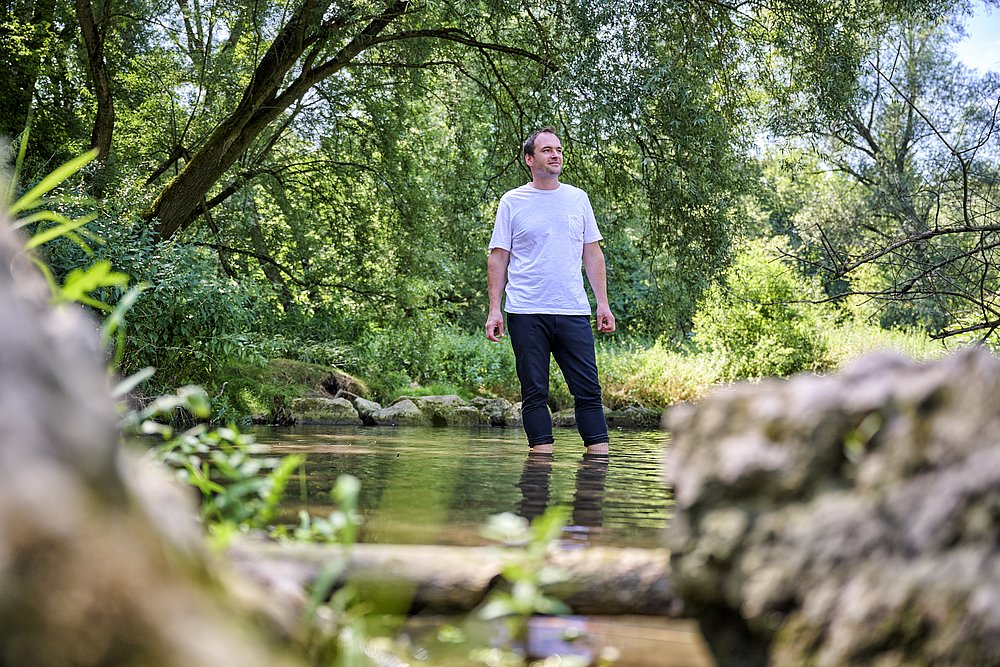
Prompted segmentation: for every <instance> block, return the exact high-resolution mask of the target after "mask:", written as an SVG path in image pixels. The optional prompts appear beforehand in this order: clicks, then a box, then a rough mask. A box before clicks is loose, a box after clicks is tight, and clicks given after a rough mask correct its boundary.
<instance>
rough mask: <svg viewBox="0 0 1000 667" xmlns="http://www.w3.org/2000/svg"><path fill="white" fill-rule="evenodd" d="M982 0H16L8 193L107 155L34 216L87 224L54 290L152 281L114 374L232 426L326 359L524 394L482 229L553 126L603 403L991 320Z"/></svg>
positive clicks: (984, 334)
mask: <svg viewBox="0 0 1000 667" xmlns="http://www.w3.org/2000/svg"><path fill="white" fill-rule="evenodd" d="M988 4H989V6H995V5H996V3H994V2H991V3H988ZM970 11H972V5H971V4H970V3H965V2H957V3H956V2H940V1H936V0H896V1H876V0H833V1H824V0H805V1H800V0H772V1H762V0H748V1H745V2H744V1H735V2H721V1H713V0H687V1H682V0H569V1H565V0H558V1H556V2H548V3H535V2H530V1H524V0H514V1H506V0H495V1H485V2H478V1H471V2H447V1H439V0H427V1H425V2H414V1H410V0H396V1H389V2H379V1H377V0H357V1H350V0H348V1H343V2H339V1H324V0H301V1H289V2H274V1H271V0H257V1H251V2H242V1H241V2H234V1H231V0H222V1H211V0H208V1H202V0H176V1H174V0H106V1H105V2H94V1H92V0H76V1H75V2H68V1H67V0H13V1H12V0H7V1H6V2H4V3H2V5H0V59H2V68H3V71H4V72H6V76H4V77H3V78H2V80H0V135H3V136H6V137H8V138H9V139H10V147H9V152H10V156H9V160H8V162H9V163H11V164H14V163H16V164H18V169H17V173H16V174H15V178H16V181H17V184H18V185H17V189H18V190H19V191H24V190H26V189H28V188H30V187H31V186H32V185H34V184H35V183H37V182H39V181H40V180H41V179H43V177H44V176H45V174H48V173H50V172H52V171H53V170H54V169H56V168H57V167H58V166H59V165H60V164H62V163H64V162H66V161H67V160H71V159H73V158H75V157H76V156H79V155H81V154H83V153H85V152H86V151H88V150H89V149H91V148H94V149H96V153H95V157H94V159H92V160H91V161H89V162H88V163H87V164H86V166H85V167H84V168H83V170H82V171H80V172H79V174H77V175H76V176H75V177H73V178H71V179H68V180H66V181H65V183H64V184H63V186H62V187H61V188H60V189H59V190H58V196H56V197H53V198H50V200H49V202H48V205H49V207H50V208H51V209H52V210H53V211H54V212H55V213H56V215H54V216H48V217H46V216H37V217H36V218H31V217H23V218H22V219H21V222H20V224H21V225H22V226H23V227H25V228H26V230H27V232H28V233H29V235H35V236H36V237H37V236H38V235H40V234H44V233H45V232H46V230H48V229H56V228H58V227H59V226H60V225H65V224H66V221H77V222H78V223H79V224H74V225H72V227H73V230H72V231H71V232H70V233H67V234H58V235H54V236H56V238H53V239H51V240H49V241H48V242H47V243H45V244H44V246H42V247H41V250H42V255H43V257H44V260H45V262H46V263H47V265H48V266H49V267H50V269H51V272H52V276H53V280H54V281H55V282H56V283H58V284H62V285H63V286H64V287H69V286H71V285H72V286H73V287H74V289H75V290H76V293H77V296H74V297H72V298H69V297H67V300H77V301H79V300H84V301H86V302H89V303H90V304H91V305H92V306H93V307H94V308H95V309H97V310H101V309H109V308H113V307H114V306H115V305H116V304H120V303H121V301H122V299H123V298H126V295H129V294H131V295H132V296H130V297H128V298H129V300H130V304H129V307H128V309H127V311H125V316H124V326H123V328H122V332H123V333H122V337H121V339H120V344H119V347H118V350H117V361H118V366H119V368H120V369H121V372H122V373H123V374H126V375H128V374H133V373H136V372H140V371H141V369H145V368H149V367H154V368H156V369H157V372H156V374H155V375H153V376H152V378H151V379H149V380H148V381H147V382H146V383H145V385H144V387H143V389H142V391H144V392H146V393H148V394H149V395H155V394H157V393H161V392H164V391H169V390H170V389H172V388H174V387H177V386H180V385H185V384H191V383H196V384H201V385H203V386H204V387H205V388H206V389H207V391H208V393H209V394H210V395H212V396H214V397H215V401H214V417H215V419H217V420H228V421H239V420H242V419H245V418H246V417H247V416H248V415H250V414H268V413H271V414H273V413H275V412H276V411H280V408H281V406H282V404H284V403H285V402H287V401H288V400H289V398H290V397H291V396H292V395H294V393H295V392H296V391H299V389H297V387H298V386H299V385H303V384H308V383H309V382H311V381H312V380H311V378H312V377H313V375H314V374H315V373H317V372H320V371H319V369H320V368H321V367H328V366H331V365H333V366H337V367H339V368H341V369H344V370H346V371H348V372H350V373H353V374H355V375H357V376H358V377H360V378H361V379H363V380H365V381H367V383H368V384H369V386H370V389H371V392H372V395H373V396H374V397H375V398H377V399H380V400H391V399H392V398H393V397H395V396H397V395H399V394H401V393H411V394H412V393H414V392H427V393H433V392H452V391H454V392H457V393H461V394H463V395H466V396H468V395H470V394H483V395H498V396H506V397H510V398H515V397H516V393H517V383H516V378H515V376H514V371H513V358H512V355H511V353H510V350H509V346H508V345H506V344H504V345H500V346H495V345H492V344H490V343H488V342H487V341H486V340H485V338H484V337H483V335H482V333H481V329H482V325H483V322H484V321H485V311H486V306H487V299H486V294H485V286H486V280H485V260H486V245H487V242H488V239H489V235H490V231H491V228H492V221H493V215H494V212H495V205H496V201H497V199H498V198H499V196H500V194H502V193H503V192H504V191H505V190H507V189H509V188H511V187H515V186H517V185H520V184H522V183H523V182H525V181H526V180H527V173H526V171H525V169H524V167H523V163H522V162H521V160H520V155H519V147H520V142H521V140H522V139H523V137H524V136H525V135H526V134H527V133H529V132H530V131H532V130H533V129H535V128H537V127H539V126H541V125H546V124H553V125H555V126H556V127H557V129H558V132H559V133H560V136H561V138H562V141H563V144H564V146H565V148H566V154H567V155H566V170H565V174H564V180H565V181H566V182H570V183H573V184H575V185H578V186H580V187H583V188H585V189H586V190H587V191H588V192H589V194H590V197H591V200H592V202H593V204H594V208H595V211H596V212H597V216H598V220H599V224H600V226H601V230H602V232H603V234H604V236H605V241H604V250H605V255H606V257H607V261H608V273H609V293H610V296H611V305H612V308H613V310H614V311H615V313H616V315H617V317H618V322H619V332H618V333H617V334H615V335H614V336H613V337H607V338H602V339H601V342H600V345H599V350H598V352H599V362H600V365H601V368H602V374H603V378H602V379H603V381H604V385H605V392H606V395H607V401H608V402H609V403H610V404H611V405H612V406H616V405H626V404H639V405H646V406H663V405H667V404H669V403H671V402H673V401H676V400H685V399H689V398H696V397H698V396H700V395H702V394H703V393H704V392H705V391H707V390H708V388H710V387H712V386H715V385H717V384H718V383H720V382H728V381H731V380H734V379H740V378H753V377H760V376H764V375H788V374H791V373H795V372H799V371H814V372H822V371H825V370H829V369H833V368H835V367H837V366H838V365H840V364H841V363H843V362H844V361H845V360H846V359H848V358H850V357H852V356H854V355H856V354H858V353H860V352H862V351H865V350H868V349H872V348H875V347H881V346H886V345H891V346H894V347H897V348H901V349H903V350H905V351H907V352H909V353H911V354H914V355H917V356H931V355H934V354H939V353H940V352H942V351H944V350H947V349H950V348H953V347H955V346H958V345H963V344H967V343H969V342H973V341H981V342H984V343H986V344H988V345H993V344H994V341H995V339H996V333H997V329H998V327H1000V300H998V288H1000V274H998V266H997V259H998V254H997V253H998V246H1000V218H998V208H997V202H998V197H997V187H998V177H1000V170H998V167H1000V141H998V138H997V129H998V128H997V126H996V123H997V110H998V104H1000V75H998V74H997V73H995V72H987V73H985V74H984V73H982V72H979V71H976V70H971V69H969V68H967V67H966V66H964V65H962V64H961V63H959V62H957V60H956V58H955V54H954V46H955V44H956V43H957V41H958V40H959V39H960V37H961V35H962V25H963V21H964V20H965V19H966V18H967V17H968V15H969V13H970ZM25 132H27V133H28V134H27V137H26V138H27V142H26V143H24V144H23V145H24V146H25V147H26V150H25V151H24V153H23V155H22V156H21V158H20V159H17V158H16V155H15V153H16V152H17V150H18V147H19V146H20V145H22V144H21V143H20V140H21V139H23V138H25V134H24V133H25ZM84 223H85V224H84ZM64 229H65V228H64ZM95 266H103V267H107V270H106V271H105V272H104V273H103V274H101V275H103V277H100V276H99V275H98V274H97V273H94V272H93V271H91V272H90V273H89V274H88V273H87V271H88V270H90V269H93V267H95ZM83 275H87V276H89V278H88V280H89V282H88V281H87V280H84V281H82V282H81V276H83ZM126 277H127V280H126ZM130 287H131V288H132V290H133V291H132V292H129V288H130ZM136 287H138V289H135V288H136ZM80 296H82V298H77V297H80ZM133 298H134V302H131V301H132V299H133ZM279 360H295V361H297V362H300V363H299V364H297V365H290V364H288V363H286V362H280V363H278V362H279ZM314 365H315V366H314ZM553 388H554V398H553V402H554V407H560V405H559V404H561V403H566V402H567V401H569V397H568V395H567V394H566V392H565V388H564V386H562V385H561V383H560V380H559V378H558V374H556V376H555V377H554V380H553Z"/></svg>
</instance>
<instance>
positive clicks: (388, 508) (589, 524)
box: [250, 426, 671, 547]
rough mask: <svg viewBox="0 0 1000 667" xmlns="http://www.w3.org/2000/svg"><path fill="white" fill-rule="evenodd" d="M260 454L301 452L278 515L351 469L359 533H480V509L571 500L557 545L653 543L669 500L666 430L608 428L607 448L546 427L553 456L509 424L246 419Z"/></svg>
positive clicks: (307, 501)
mask: <svg viewBox="0 0 1000 667" xmlns="http://www.w3.org/2000/svg"><path fill="white" fill-rule="evenodd" d="M250 432H251V433H252V434H253V435H254V436H255V437H256V439H257V442H258V443H259V444H260V445H261V446H263V448H264V449H265V450H266V451H267V452H269V453H272V454H289V453H299V454H304V455H305V456H306V463H305V464H304V466H303V469H302V470H301V471H300V478H299V479H298V480H297V481H293V482H292V484H291V486H290V488H289V490H288V498H287V502H286V506H285V508H284V509H285V520H287V521H288V522H290V523H291V522H294V521H296V518H295V517H296V515H297V513H298V512H299V511H300V510H302V509H304V510H306V511H308V512H310V513H314V514H323V513H324V512H328V511H329V504H330V500H329V491H330V489H331V488H332V486H333V484H334V482H335V481H336V479H337V477H338V476H340V475H342V474H350V475H354V476H355V477H357V478H358V479H360V480H361V488H362V490H361V497H360V498H359V505H360V510H361V512H362V514H363V515H364V519H365V523H364V526H363V529H362V536H361V539H362V540H363V541H365V542H373V543H394V544H452V545H476V544H484V543H485V540H484V539H483V538H482V537H481V536H480V534H479V530H480V528H481V527H482V526H483V525H484V524H485V523H486V520H487V518H488V517H489V516H491V515H493V514H499V513H501V512H513V513H517V514H520V515H521V516H524V517H526V518H528V519H531V518H533V517H535V516H537V515H538V514H541V513H542V512H544V511H545V509H546V508H547V507H550V506H552V505H554V504H565V505H571V506H572V510H573V511H572V518H571V520H570V523H569V525H568V526H567V527H566V529H565V531H564V534H563V542H564V546H566V547H572V546H576V545H580V546H582V545H608V546H635V547H656V546H660V545H661V543H662V540H661V532H662V530H663V528H664V527H665V526H666V522H667V517H668V513H669V504H670V502H671V498H670V495H669V493H668V491H667V490H666V489H665V488H664V483H663V458H664V452H665V448H666V443H667V436H666V434H664V433H663V432H660V431H616V432H615V433H614V434H613V436H612V454H611V456H610V457H592V456H586V455H584V454H583V447H582V445H581V444H580V441H579V436H577V434H576V432H575V431H573V430H571V429H559V430H557V431H556V443H555V453H554V454H553V455H549V456H547V455H537V454H533V455H530V456H529V455H528V450H527V446H526V445H525V443H524V434H523V432H522V431H520V430H519V429H488V428H487V429H472V430H469V429H459V428H448V429H433V428H405V427H398V428H393V427H349V426H345V427H332V426H326V427H294V428H287V427H286V428H277V427H275V428H263V427H262V428H255V429H253V430H251V431H250Z"/></svg>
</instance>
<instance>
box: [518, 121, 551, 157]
mask: <svg viewBox="0 0 1000 667" xmlns="http://www.w3.org/2000/svg"><path fill="white" fill-rule="evenodd" d="M545 133H548V134H555V133H556V128H554V127H552V126H551V125H546V126H545V127H543V128H541V129H538V130H535V131H534V132H532V133H531V134H529V135H528V138H527V139H525V140H524V145H523V146H521V149H522V151H523V153H522V155H521V157H528V156H529V155H534V154H535V139H537V138H538V135H539V134H545Z"/></svg>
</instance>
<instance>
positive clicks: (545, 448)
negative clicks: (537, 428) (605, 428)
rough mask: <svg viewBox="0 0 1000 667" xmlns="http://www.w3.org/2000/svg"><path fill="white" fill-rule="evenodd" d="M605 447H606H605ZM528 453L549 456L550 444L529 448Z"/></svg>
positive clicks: (550, 451)
mask: <svg viewBox="0 0 1000 667" xmlns="http://www.w3.org/2000/svg"><path fill="white" fill-rule="evenodd" d="M605 447H607V445H605ZM529 451H530V452H531V453H532V454H551V453H552V443H551V442H549V443H546V444H544V445H535V446H534V447H531V448H530V449H529Z"/></svg>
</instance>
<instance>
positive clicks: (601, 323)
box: [597, 306, 615, 333]
mask: <svg viewBox="0 0 1000 667" xmlns="http://www.w3.org/2000/svg"><path fill="white" fill-rule="evenodd" d="M597 330H598V331H600V332H601V333H612V332H613V331H614V330H615V316H614V315H613V314H612V313H611V309H610V308H608V307H607V306H598V307H597Z"/></svg>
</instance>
